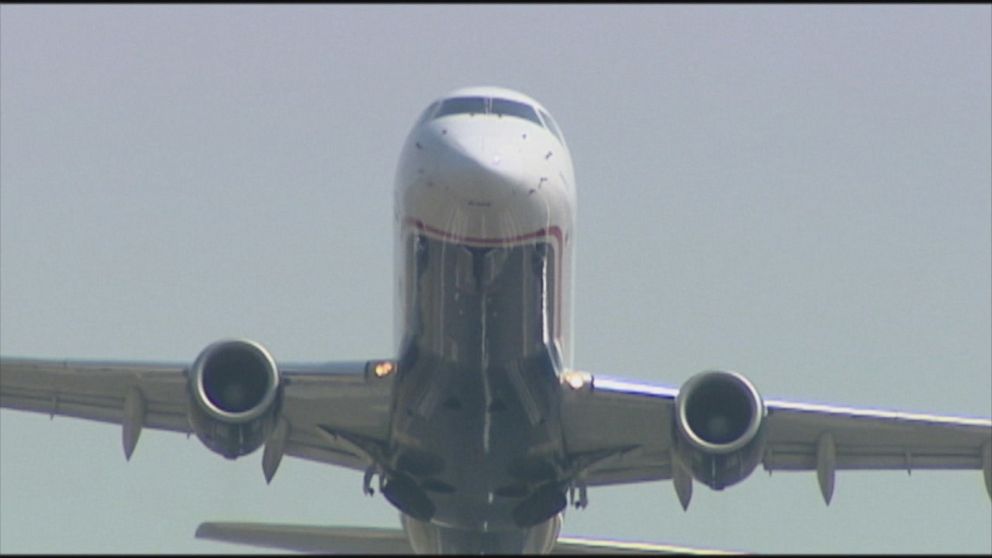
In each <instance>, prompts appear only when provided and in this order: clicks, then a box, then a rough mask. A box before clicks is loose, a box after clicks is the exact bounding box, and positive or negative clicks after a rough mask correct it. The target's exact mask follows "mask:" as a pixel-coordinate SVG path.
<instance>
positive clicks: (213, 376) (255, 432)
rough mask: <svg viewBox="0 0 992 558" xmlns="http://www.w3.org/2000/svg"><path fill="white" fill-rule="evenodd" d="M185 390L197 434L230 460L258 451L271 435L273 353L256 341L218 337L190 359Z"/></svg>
mask: <svg viewBox="0 0 992 558" xmlns="http://www.w3.org/2000/svg"><path fill="white" fill-rule="evenodd" d="M189 392H190V397H191V399H192V404H191V405H190V406H189V420H190V426H192V428H193V431H194V432H195V433H196V437H197V438H199V439H200V441H201V442H203V444H204V445H205V446H207V447H208V448H210V449H211V450H213V451H215V452H217V453H219V454H221V455H223V456H224V457H227V458H228V459H234V458H236V457H240V456H242V455H246V454H249V453H251V452H253V451H255V450H256V449H258V448H259V447H260V446H261V445H262V444H263V443H265V440H266V439H267V438H268V437H269V434H271V433H272V430H273V427H274V426H275V418H276V410H277V407H278V403H279V395H280V390H279V370H278V368H277V367H276V363H275V360H274V359H273V358H272V355H271V354H269V352H268V351H267V350H266V349H265V348H264V347H262V346H261V345H259V344H258V343H255V342H254V341H248V340H245V339H235V340H225V341H218V342H216V343H213V344H211V345H209V346H208V347H207V348H205V349H203V351H201V352H200V354H199V356H197V357H196V360H195V361H194V362H193V367H192V369H191V370H190V377H189Z"/></svg>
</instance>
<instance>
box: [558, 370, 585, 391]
mask: <svg viewBox="0 0 992 558" xmlns="http://www.w3.org/2000/svg"><path fill="white" fill-rule="evenodd" d="M561 379H562V381H564V382H565V383H566V384H568V386H569V387H570V388H572V389H582V386H584V385H586V383H588V382H589V381H590V380H592V377H591V376H589V374H586V373H584V372H576V371H574V370H570V371H568V372H565V373H564V374H562V375H561Z"/></svg>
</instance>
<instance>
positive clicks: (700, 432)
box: [675, 370, 765, 490]
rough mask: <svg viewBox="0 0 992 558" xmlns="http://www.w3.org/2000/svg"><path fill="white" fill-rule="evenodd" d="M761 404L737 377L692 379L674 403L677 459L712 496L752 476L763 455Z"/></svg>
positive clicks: (733, 374)
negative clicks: (711, 489) (713, 490)
mask: <svg viewBox="0 0 992 558" xmlns="http://www.w3.org/2000/svg"><path fill="white" fill-rule="evenodd" d="M764 416H765V404H764V402H763V401H762V400H761V396H760V395H759V394H758V390H757V389H755V387H754V385H752V384H751V382H750V381H748V380H747V378H745V377H744V376H742V375H740V374H738V373H736V372H725V371H719V370H718V371H710V372H701V373H699V374H696V375H695V376H693V377H692V378H689V380H688V381H686V383H685V384H684V385H683V386H682V388H681V389H680V390H679V394H678V397H676V398H675V423H676V427H677V432H678V434H677V437H676V438H677V440H678V442H677V445H678V450H679V451H678V453H679V457H680V458H681V459H682V462H683V464H684V465H686V466H687V467H688V469H689V470H690V471H692V476H693V477H694V478H695V479H696V480H698V481H700V482H702V483H703V484H705V485H707V486H709V487H710V488H713V489H715V490H722V489H723V488H725V487H727V486H730V485H732V484H736V483H738V482H740V481H742V480H744V479H745V478H747V476H748V475H750V474H751V472H752V471H754V469H755V467H757V465H758V463H759V462H760V461H761V456H762V453H763V451H764V436H763V429H762V428H761V427H762V419H763V418H764Z"/></svg>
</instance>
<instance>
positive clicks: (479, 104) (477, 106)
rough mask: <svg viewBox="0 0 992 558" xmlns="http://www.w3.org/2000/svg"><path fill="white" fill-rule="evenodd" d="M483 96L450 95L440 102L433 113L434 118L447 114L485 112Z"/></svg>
mask: <svg viewBox="0 0 992 558" xmlns="http://www.w3.org/2000/svg"><path fill="white" fill-rule="evenodd" d="M488 100H489V99H486V98H485V97H452V98H450V99H445V100H444V101H442V102H441V108H440V109H439V110H438V111H437V114H435V115H434V118H441V117H442V116H448V115H449V114H469V115H475V114H485V113H486V104H487V103H486V101H488Z"/></svg>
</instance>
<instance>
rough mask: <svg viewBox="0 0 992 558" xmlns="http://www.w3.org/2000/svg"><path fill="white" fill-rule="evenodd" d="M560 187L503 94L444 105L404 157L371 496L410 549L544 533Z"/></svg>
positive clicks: (535, 122)
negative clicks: (388, 400) (389, 340)
mask: <svg viewBox="0 0 992 558" xmlns="http://www.w3.org/2000/svg"><path fill="white" fill-rule="evenodd" d="M538 114H540V117H539V116H538ZM574 183H575V181H574V172H573V168H572V161H571V156H570V154H569V151H568V148H567V147H566V146H565V144H564V140H563V139H561V133H560V131H559V130H558V128H557V126H556V125H555V124H554V122H553V121H552V120H551V117H550V115H548V113H547V111H546V110H544V109H543V107H541V106H540V105H539V104H538V103H537V102H536V101H534V100H533V99H530V98H529V97H526V96H524V95H521V94H519V93H516V92H513V91H510V90H506V89H501V88H467V89H461V90H458V91H455V92H453V93H451V94H449V95H447V96H445V97H443V98H442V99H440V100H439V101H438V102H436V103H434V104H432V105H431V106H430V107H429V108H428V109H427V110H426V111H425V113H424V114H423V115H422V116H421V118H420V119H419V121H418V122H417V123H416V124H415V125H414V127H413V129H412V130H411V132H410V134H409V136H408V138H407V140H406V144H405V145H404V147H403V151H402V155H401V157H400V162H399V165H398V168H397V172H396V190H395V194H396V199H395V215H394V217H395V220H396V223H395V224H396V265H397V270H398V277H397V284H396V288H397V292H396V308H397V314H396V324H395V325H396V342H397V344H396V346H397V354H398V358H397V360H398V363H399V364H398V377H397V384H396V390H395V394H394V403H393V412H392V419H391V421H392V424H391V428H390V432H391V437H392V439H391V440H390V455H391V458H390V461H389V463H388V465H387V477H388V478H389V479H391V486H390V484H389V483H387V486H386V488H385V489H384V494H385V495H386V497H387V498H388V499H389V500H390V501H391V502H392V503H393V504H394V505H395V506H396V507H397V508H399V509H400V511H401V512H402V513H403V524H404V528H405V530H406V531H407V533H408V535H409V537H410V539H411V543H412V544H413V546H414V548H415V549H416V550H418V551H428V552H448V551H463V552H470V553H474V552H520V551H526V552H540V551H547V550H550V548H551V545H553V543H554V540H555V538H556V537H557V532H558V529H559V526H560V516H559V511H560V510H561V508H562V507H563V506H564V494H565V490H566V489H567V483H568V482H569V472H568V471H566V470H565V469H564V468H563V465H562V462H563V461H564V459H563V455H564V448H563V446H562V442H561V439H562V436H561V426H560V420H559V413H558V405H559V390H560V382H559V376H560V373H561V372H563V371H564V370H567V368H568V367H569V365H570V363H571V339H570V335H571V327H570V318H571V311H570V310H571V289H570V286H571V277H572V246H573V244H574V222H575V186H574Z"/></svg>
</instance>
